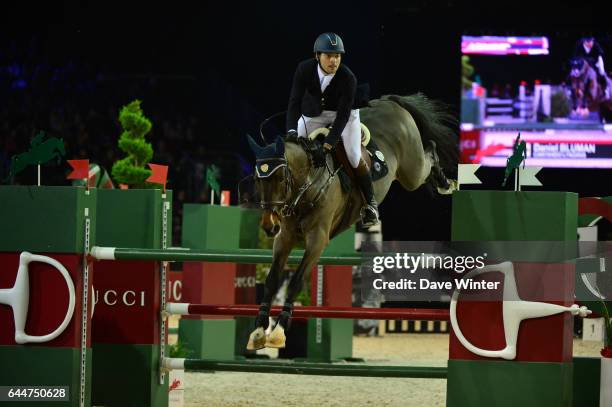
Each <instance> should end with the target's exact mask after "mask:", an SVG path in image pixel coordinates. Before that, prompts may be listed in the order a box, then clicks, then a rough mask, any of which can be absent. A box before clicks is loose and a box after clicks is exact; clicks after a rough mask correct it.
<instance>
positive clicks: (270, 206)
mask: <svg viewBox="0 0 612 407" xmlns="http://www.w3.org/2000/svg"><path fill="white" fill-rule="evenodd" d="M270 166H272V170H271V171H268V168H270ZM279 169H282V170H283V177H284V181H285V194H284V199H283V200H276V201H267V200H266V198H265V196H264V195H263V190H262V191H261V197H260V198H261V199H260V201H259V206H260V207H261V209H267V210H271V211H273V210H275V209H276V208H278V207H279V206H282V208H281V214H282V212H283V210H284V209H285V207H287V206H288V205H287V202H288V201H289V200H290V199H291V190H292V189H293V188H292V186H293V176H292V174H291V169H290V168H289V165H288V164H287V157H285V156H283V158H263V159H258V160H255V180H260V181H263V180H267V179H268V178H269V177H270V176H271V175H272V174H274V173H275V172H276V171H278V170H279Z"/></svg>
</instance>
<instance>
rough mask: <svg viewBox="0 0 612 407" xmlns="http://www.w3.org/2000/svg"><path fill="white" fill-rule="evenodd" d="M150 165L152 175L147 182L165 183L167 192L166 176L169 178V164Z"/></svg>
mask: <svg viewBox="0 0 612 407" xmlns="http://www.w3.org/2000/svg"><path fill="white" fill-rule="evenodd" d="M149 167H150V168H151V176H150V177H149V178H147V182H151V183H153V184H161V185H163V186H164V192H166V178H168V166H167V165H159V164H151V163H149Z"/></svg>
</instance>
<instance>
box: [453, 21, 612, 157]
mask: <svg viewBox="0 0 612 407" xmlns="http://www.w3.org/2000/svg"><path fill="white" fill-rule="evenodd" d="M611 52H612V36H610V35H607V36H606V35H600V36H593V35H591V34H586V35H584V34H578V35H574V34H571V33H567V32H564V33H560V32H557V33H552V34H550V35H547V36H537V37H536V36H533V37H522V36H468V35H464V36H463V37H462V42H461V53H462V55H461V58H462V59H461V69H462V95H461V144H460V148H461V161H462V162H463V163H479V164H482V165H485V166H491V167H502V166H505V165H506V158H507V156H508V155H509V153H511V150H512V145H513V142H514V140H515V139H516V136H517V133H519V132H520V134H521V139H523V140H525V141H526V144H527V159H528V162H529V164H530V165H535V166H543V167H557V168H612V124H607V123H611V122H612V79H611V78H610V74H611V73H612V72H611V71H610V66H612V65H610V62H609V61H607V58H606V56H607V55H610V53H611Z"/></svg>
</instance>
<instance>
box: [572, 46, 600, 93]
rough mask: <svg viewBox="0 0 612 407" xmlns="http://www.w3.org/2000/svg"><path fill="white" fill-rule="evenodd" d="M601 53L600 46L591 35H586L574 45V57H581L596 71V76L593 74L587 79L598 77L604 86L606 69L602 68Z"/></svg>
mask: <svg viewBox="0 0 612 407" xmlns="http://www.w3.org/2000/svg"><path fill="white" fill-rule="evenodd" d="M603 54H604V52H603V50H602V49H601V46H600V45H599V44H598V43H597V42H596V41H595V38H594V37H593V36H586V37H583V38H582V39H581V40H580V41H579V42H578V44H577V45H576V50H575V52H574V57H579V58H583V59H584V60H585V61H586V62H587V63H588V64H589V66H590V67H591V68H593V70H594V71H595V72H597V78H596V77H594V76H593V77H589V78H588V80H589V81H591V80H593V81H594V80H595V79H598V80H599V82H600V83H602V84H603V86H604V87H605V86H606V85H605V83H606V70H605V68H604V61H603Z"/></svg>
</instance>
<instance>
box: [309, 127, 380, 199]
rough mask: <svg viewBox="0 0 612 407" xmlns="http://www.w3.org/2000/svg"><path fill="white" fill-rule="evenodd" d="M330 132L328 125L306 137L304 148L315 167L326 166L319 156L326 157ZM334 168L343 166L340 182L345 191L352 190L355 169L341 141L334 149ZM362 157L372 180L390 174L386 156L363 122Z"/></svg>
mask: <svg viewBox="0 0 612 407" xmlns="http://www.w3.org/2000/svg"><path fill="white" fill-rule="evenodd" d="M327 134H329V129H328V128H326V127H320V128H318V129H315V130H314V131H312V132H311V133H310V134H309V135H308V137H307V138H303V139H304V143H303V144H302V145H303V147H304V150H305V151H306V152H307V153H308V154H309V155H310V156H311V159H312V162H313V164H314V166H315V167H319V166H321V167H322V166H324V165H325V162H324V161H322V160H321V159H320V158H319V159H317V157H323V160H324V157H325V153H324V151H323V142H324V140H325V137H326V136H327ZM334 151H335V154H334V156H333V159H334V170H336V169H337V168H339V167H341V171H339V172H338V174H339V176H340V183H341V184H342V188H343V189H344V190H345V191H347V192H348V191H350V189H351V184H352V183H353V181H354V180H355V177H356V175H355V171H354V169H353V167H352V166H351V165H350V163H349V160H348V157H347V155H346V151H345V149H344V144H342V142H341V141H339V142H338V144H336V148H335V149H334ZM361 158H363V159H364V160H365V162H366V163H367V164H368V167H369V168H370V173H371V174H372V181H376V180H378V179H380V178H382V177H384V176H385V175H387V174H388V172H389V168H388V167H387V162H386V161H385V156H384V155H383V153H382V152H381V151H380V150H379V149H378V146H377V145H376V143H375V142H374V140H373V139H372V138H371V136H370V130H369V129H368V128H367V126H366V125H365V124H363V123H361Z"/></svg>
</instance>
